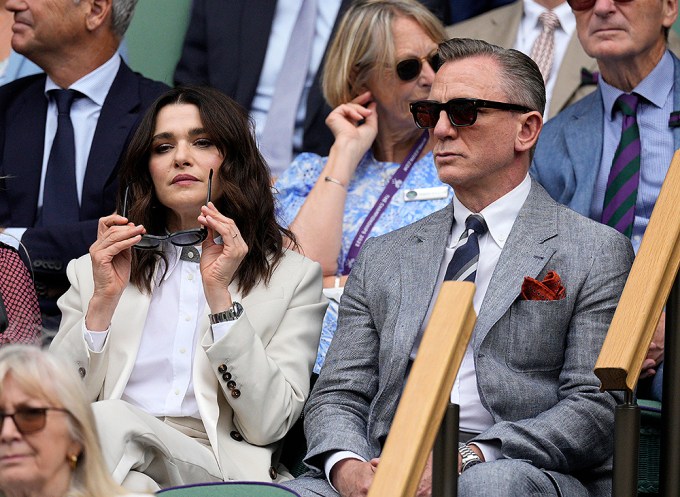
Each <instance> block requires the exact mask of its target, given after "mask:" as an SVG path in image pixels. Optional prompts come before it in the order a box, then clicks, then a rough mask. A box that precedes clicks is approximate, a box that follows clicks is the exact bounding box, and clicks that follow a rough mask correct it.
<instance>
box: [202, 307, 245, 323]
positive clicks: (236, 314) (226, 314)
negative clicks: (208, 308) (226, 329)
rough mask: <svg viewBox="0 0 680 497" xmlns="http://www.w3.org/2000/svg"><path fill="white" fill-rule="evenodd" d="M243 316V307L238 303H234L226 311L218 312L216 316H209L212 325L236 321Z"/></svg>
mask: <svg viewBox="0 0 680 497" xmlns="http://www.w3.org/2000/svg"><path fill="white" fill-rule="evenodd" d="M241 314H243V306H242V305H241V304H239V303H238V302H234V303H233V305H232V306H231V307H230V308H229V309H227V310H226V311H222V312H216V313H215V314H209V315H208V318H209V319H210V324H217V323H224V322H225V321H236V320H237V319H238V318H240V317H241Z"/></svg>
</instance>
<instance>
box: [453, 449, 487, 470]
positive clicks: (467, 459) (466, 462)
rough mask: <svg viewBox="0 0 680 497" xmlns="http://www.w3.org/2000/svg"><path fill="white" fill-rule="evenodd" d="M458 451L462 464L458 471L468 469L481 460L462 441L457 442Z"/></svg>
mask: <svg viewBox="0 0 680 497" xmlns="http://www.w3.org/2000/svg"><path fill="white" fill-rule="evenodd" d="M458 453H459V454H460V455H461V457H462V464H461V465H460V472H461V473H462V472H463V471H465V470H466V469H470V468H471V467H472V466H474V465H475V464H479V463H480V462H482V460H481V459H480V458H479V456H478V455H477V454H475V452H474V451H473V450H472V449H471V448H470V447H468V446H467V445H465V444H464V443H459V444H458Z"/></svg>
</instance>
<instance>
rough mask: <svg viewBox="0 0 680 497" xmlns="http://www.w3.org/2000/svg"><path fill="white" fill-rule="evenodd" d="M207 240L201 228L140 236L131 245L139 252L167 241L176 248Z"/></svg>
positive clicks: (125, 207)
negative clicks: (139, 238) (138, 239)
mask: <svg viewBox="0 0 680 497" xmlns="http://www.w3.org/2000/svg"><path fill="white" fill-rule="evenodd" d="M212 177H213V170H212V169H211V170H210V174H209V175H208V196H207V198H206V201H205V205H208V202H210V191H211V189H212ZM129 191H130V186H128V187H127V188H126V189H125V198H124V200H123V217H127V203H128V193H129ZM206 238H208V229H207V228H206V227H205V226H203V227H201V228H193V229H190V230H182V231H176V232H174V233H169V234H167V235H142V239H141V240H140V241H138V242H137V243H136V244H134V245H133V247H134V248H136V249H139V250H153V249H155V248H158V247H159V246H160V244H161V243H162V242H164V241H165V240H168V241H169V242H170V243H172V244H173V245H176V246H178V247H189V246H192V245H198V244H199V243H203V240H205V239H206Z"/></svg>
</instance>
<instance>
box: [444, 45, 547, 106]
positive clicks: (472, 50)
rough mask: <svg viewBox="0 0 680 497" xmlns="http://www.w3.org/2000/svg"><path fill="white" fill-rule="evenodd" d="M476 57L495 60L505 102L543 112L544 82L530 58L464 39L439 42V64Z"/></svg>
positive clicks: (516, 52) (515, 52)
mask: <svg viewBox="0 0 680 497" xmlns="http://www.w3.org/2000/svg"><path fill="white" fill-rule="evenodd" d="M478 56H481V57H490V58H491V59H493V60H495V61H496V62H498V64H499V66H500V67H501V72H502V76H503V78H502V80H501V82H500V86H501V89H502V90H503V92H504V93H505V96H506V97H507V99H508V101H509V102H508V103H513V104H517V105H523V106H525V107H528V108H529V109H531V110H536V111H538V112H540V113H541V114H543V111H544V110H545V84H544V83H543V76H542V75H541V71H540V70H539V69H538V66H537V65H536V63H535V62H534V61H533V60H532V59H531V57H528V56H527V55H524V54H523V53H522V52H519V51H517V50H513V49H505V48H501V47H498V46H496V45H492V44H491V43H487V42H485V41H482V40H471V39H468V38H453V39H451V40H447V41H445V42H442V43H440V44H439V58H440V62H441V64H444V63H446V62H451V61H454V60H460V59H466V58H470V57H478ZM480 76H481V75H480Z"/></svg>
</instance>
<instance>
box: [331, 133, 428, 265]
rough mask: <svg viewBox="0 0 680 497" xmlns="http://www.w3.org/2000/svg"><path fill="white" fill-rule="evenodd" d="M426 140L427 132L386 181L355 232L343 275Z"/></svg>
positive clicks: (399, 186)
mask: <svg viewBox="0 0 680 497" xmlns="http://www.w3.org/2000/svg"><path fill="white" fill-rule="evenodd" d="M428 139H429V133H428V132H427V131H425V132H424V133H423V134H422V135H420V138H419V139H418V141H417V142H416V144H415V145H413V148H412V149H411V151H410V152H409V153H408V155H407V156H406V158H405V159H404V161H403V162H402V163H401V165H400V166H399V169H397V170H396V171H395V173H394V174H393V175H392V177H391V178H390V180H389V181H388V183H387V185H386V186H385V189H384V190H383V191H382V193H381V194H380V196H379V197H378V200H377V202H376V203H375V205H374V206H373V208H372V209H371V212H369V213H368V216H366V219H364V222H363V223H362V225H361V228H359V231H357V234H356V236H355V237H354V240H353V241H352V245H350V247H349V252H348V253H347V257H346V258H345V265H344V267H343V270H342V274H343V275H347V274H349V272H350V270H351V269H352V265H353V264H354V261H355V260H356V258H357V256H358V255H359V251H360V250H361V247H363V245H364V242H365V241H366V240H367V239H368V235H369V234H370V233H371V230H372V229H373V226H375V223H377V222H378V219H380V216H382V215H383V213H384V212H385V210H386V209H387V206H388V205H390V202H391V201H392V198H393V197H394V195H395V194H396V193H397V192H398V191H399V188H401V185H402V184H403V183H404V180H405V179H406V177H407V176H408V173H410V172H411V168H412V167H413V164H415V163H416V159H417V158H418V156H419V155H420V153H421V152H422V151H423V149H424V148H425V145H426V144H427V141H428Z"/></svg>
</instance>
